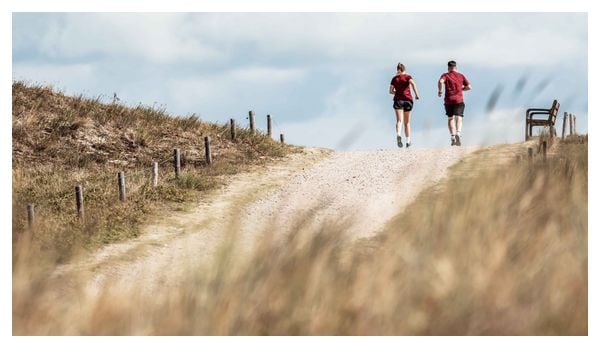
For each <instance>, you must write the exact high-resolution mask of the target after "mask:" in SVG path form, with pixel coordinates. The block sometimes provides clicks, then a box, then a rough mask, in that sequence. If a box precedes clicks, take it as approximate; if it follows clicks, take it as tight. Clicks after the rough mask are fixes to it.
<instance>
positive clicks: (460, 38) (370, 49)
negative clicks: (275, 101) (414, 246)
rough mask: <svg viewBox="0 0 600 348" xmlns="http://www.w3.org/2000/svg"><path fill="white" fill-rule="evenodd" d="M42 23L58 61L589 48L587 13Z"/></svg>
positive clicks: (434, 57) (545, 59)
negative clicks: (102, 57)
mask: <svg viewBox="0 0 600 348" xmlns="http://www.w3.org/2000/svg"><path fill="white" fill-rule="evenodd" d="M46 16H48V15H46ZM45 18H47V19H48V18H49V25H47V28H46V30H45V31H44V32H43V33H40V35H41V39H39V45H40V47H39V48H40V49H41V50H42V52H44V53H45V54H47V55H49V56H50V57H54V58H60V57H63V58H74V57H85V56H87V55H94V54H100V55H111V56H114V57H123V56H133V57H136V58H138V59H140V60H142V61H151V62H156V63H176V62H196V63H202V62H212V63H214V64H222V63H224V62H228V61H231V60H236V59H248V60H254V59H257V55H262V56H264V57H265V58H268V59H270V60H273V59H284V60H285V59H290V58H291V59H293V58H294V57H305V56H308V57H311V58H312V59H314V60H315V62H313V63H315V64H317V63H318V64H328V63H334V62H335V64H340V65H344V66H346V65H350V66H352V65H364V64H365V63H369V64H383V63H386V64H387V63H388V62H389V61H395V60H396V59H398V58H399V57H401V58H402V59H403V60H405V61H412V62H413V63H425V64H429V63H436V64H438V63H439V62H440V61H441V62H444V61H446V60H447V58H448V57H449V56H452V57H455V58H456V59H457V60H460V61H462V62H468V63H470V64H473V65H481V66H486V67H487V66H490V65H493V66H514V65H537V64H543V65H552V64H557V63H559V62H561V61H562V60H564V59H568V58H571V57H577V56H581V54H582V53H585V52H586V49H587V33H586V25H585V20H584V19H585V17H584V15H581V14H564V13H561V14H551V13H548V14H536V15H526V14H469V13H446V14H444V13H438V14H431V13H393V14H383V13H371V14H369V13H365V14H361V13H283V14H282V13H201V14H185V13H171V14H160V13H151V14H136V13H116V14H115V13H84V14H81V13H77V14H65V15H62V16H56V15H55V17H45ZM17 19H18V17H17ZM38 27H39V26H38ZM17 38H19V39H24V40H25V39H29V40H38V38H36V37H35V36H34V37H26V36H25V37H24V36H22V35H21V36H18V37H17ZM16 47H17V48H21V47H22V45H21V44H20V43H17V45H16Z"/></svg>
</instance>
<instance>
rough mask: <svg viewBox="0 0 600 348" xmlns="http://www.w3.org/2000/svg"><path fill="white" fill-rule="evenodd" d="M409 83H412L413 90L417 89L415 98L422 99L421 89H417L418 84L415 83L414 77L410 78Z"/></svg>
mask: <svg viewBox="0 0 600 348" xmlns="http://www.w3.org/2000/svg"><path fill="white" fill-rule="evenodd" d="M408 83H410V85H411V86H412V88H413V91H415V98H417V99H420V97H419V91H418V90H417V84H416V83H415V81H414V80H413V79H410V80H408Z"/></svg>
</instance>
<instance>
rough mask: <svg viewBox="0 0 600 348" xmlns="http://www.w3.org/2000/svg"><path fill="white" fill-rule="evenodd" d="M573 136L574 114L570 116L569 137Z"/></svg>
mask: <svg viewBox="0 0 600 348" xmlns="http://www.w3.org/2000/svg"><path fill="white" fill-rule="evenodd" d="M571 135H573V114H569V136H571Z"/></svg>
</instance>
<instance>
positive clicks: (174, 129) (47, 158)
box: [12, 82, 297, 261]
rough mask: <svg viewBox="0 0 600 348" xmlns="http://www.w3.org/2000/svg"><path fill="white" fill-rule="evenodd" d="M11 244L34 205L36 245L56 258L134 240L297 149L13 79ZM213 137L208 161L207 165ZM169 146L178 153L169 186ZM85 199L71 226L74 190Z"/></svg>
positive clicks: (258, 135)
mask: <svg viewBox="0 0 600 348" xmlns="http://www.w3.org/2000/svg"><path fill="white" fill-rule="evenodd" d="M12 126H13V204H12V208H13V209H12V211H13V229H12V230H13V241H16V240H17V239H18V238H19V236H21V235H22V234H23V232H24V231H25V230H26V229H27V211H26V207H27V204H29V203H34V204H35V208H36V209H35V210H36V225H35V226H34V236H33V242H34V243H35V244H38V246H39V248H40V250H41V251H44V250H46V251H49V252H52V253H54V254H55V257H57V258H59V259H60V260H61V261H64V260H66V259H68V258H69V257H70V256H71V255H72V252H73V250H76V249H78V248H79V247H86V248H93V247H95V246H97V245H101V244H105V243H110V242H114V241H118V240H123V239H126V238H130V237H135V236H137V235H138V234H139V229H138V227H139V226H140V223H141V222H142V221H144V219H145V218H146V217H148V216H149V215H150V214H151V213H153V212H156V211H158V210H159V209H161V210H163V211H168V210H169V209H177V208H181V207H182V203H185V202H193V201H195V200H197V198H198V195H200V194H202V193H203V192H206V191H207V190H210V189H213V188H215V187H218V186H219V185H220V184H221V183H222V182H223V180H222V179H223V177H224V176H225V175H231V174H235V173H237V172H240V171H244V170H250V168H251V166H252V165H260V164H263V163H265V162H266V161H269V160H270V159H273V158H277V157H282V156H285V155H286V154H288V153H290V152H294V151H297V149H296V148H294V147H292V146H288V145H282V144H280V143H279V142H276V141H274V140H271V139H269V138H268V137H266V136H265V135H264V134H263V133H262V132H255V133H251V132H250V131H249V130H248V129H241V128H239V129H238V130H237V134H238V139H237V140H236V141H235V142H233V141H231V140H230V134H229V126H228V125H227V124H222V125H219V124H213V123H207V122H202V121H201V120H199V118H198V117H196V116H195V115H190V116H187V117H171V116H170V115H168V114H167V113H166V112H165V111H164V110H161V109H156V108H150V107H146V106H143V105H139V106H137V107H135V108H129V107H126V106H123V105H121V104H118V103H102V102H100V98H96V99H89V98H84V97H83V96H78V97H69V96H65V95H63V94H61V93H58V92H56V91H54V90H53V89H52V88H51V87H47V86H34V85H27V84H25V83H23V82H13V119H12ZM205 136H210V137H211V148H212V154H213V162H214V164H213V165H211V166H208V165H207V164H206V163H205V159H204V137H205ZM174 148H180V149H181V154H182V170H183V176H182V178H181V179H179V180H176V179H175V176H174V173H173V167H172V164H171V163H172V153H173V149H174ZM153 161H157V162H159V177H160V180H159V186H158V188H156V189H154V188H152V187H151V186H150V183H149V181H150V168H151V163H152V162H153ZM121 170H123V171H125V176H126V184H127V192H128V200H127V202H125V203H119V202H118V201H117V197H118V193H117V172H118V171H121ZM77 184H81V185H83V187H84V193H85V197H84V200H85V209H86V219H85V221H84V222H83V223H81V222H80V221H78V220H77V218H76V211H75V198H74V194H75V191H74V190H75V189H74V186H75V185H77Z"/></svg>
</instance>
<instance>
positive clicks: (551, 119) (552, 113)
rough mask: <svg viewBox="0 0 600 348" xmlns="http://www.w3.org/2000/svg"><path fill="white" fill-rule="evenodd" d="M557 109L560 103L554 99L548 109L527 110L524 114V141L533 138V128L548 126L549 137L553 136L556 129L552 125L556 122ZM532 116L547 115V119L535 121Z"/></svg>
mask: <svg viewBox="0 0 600 348" xmlns="http://www.w3.org/2000/svg"><path fill="white" fill-rule="evenodd" d="M559 107H560V103H559V102H558V100H556V99H555V100H554V101H553V102H552V106H551V107H550V109H539V108H532V109H527V111H526V112H525V140H529V138H530V137H532V136H533V127H534V126H549V127H550V137H553V136H555V135H556V129H554V123H555V122H556V116H557V115H558V108H559ZM534 115H548V117H547V118H538V119H536V118H533V116H534Z"/></svg>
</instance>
